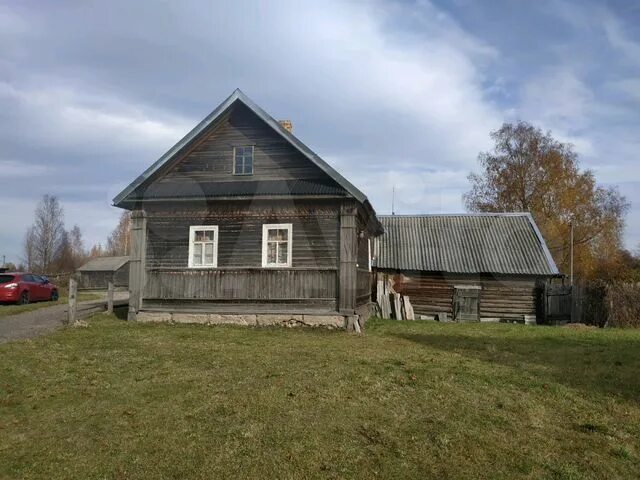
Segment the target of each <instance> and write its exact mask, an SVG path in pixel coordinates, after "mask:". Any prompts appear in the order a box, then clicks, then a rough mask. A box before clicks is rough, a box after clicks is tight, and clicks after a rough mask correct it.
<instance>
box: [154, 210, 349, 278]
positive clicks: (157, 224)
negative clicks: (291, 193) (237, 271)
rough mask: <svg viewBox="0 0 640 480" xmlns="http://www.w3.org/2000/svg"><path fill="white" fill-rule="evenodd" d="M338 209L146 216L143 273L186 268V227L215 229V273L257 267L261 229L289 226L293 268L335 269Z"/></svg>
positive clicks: (162, 212) (174, 212)
mask: <svg viewBox="0 0 640 480" xmlns="http://www.w3.org/2000/svg"><path fill="white" fill-rule="evenodd" d="M339 208H340V207H339V204H337V203H335V202H328V201H325V202H320V203H318V202H309V201H305V202H293V201H288V202H282V201H281V202H275V203H271V204H270V205H268V206H267V205H266V204H264V203H261V204H255V203H252V202H233V203H232V202H225V203H218V204H210V205H199V206H198V205H195V206H194V205H184V206H182V207H180V206H173V207H164V208H155V209H151V210H149V211H148V216H149V219H148V225H149V233H148V237H149V239H148V248H147V267H149V268H169V269H173V268H181V267H186V266H187V264H188V258H187V257H188V251H189V226H191V225H218V241H219V245H218V267H220V268H224V267H260V266H262V226H263V225H264V224H268V223H291V224H292V225H293V232H292V234H293V251H292V264H293V266H295V267H337V262H338V245H339V237H338V233H339Z"/></svg>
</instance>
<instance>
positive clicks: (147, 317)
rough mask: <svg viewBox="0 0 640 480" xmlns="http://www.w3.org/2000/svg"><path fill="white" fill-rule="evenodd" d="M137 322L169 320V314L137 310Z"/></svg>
mask: <svg viewBox="0 0 640 480" xmlns="http://www.w3.org/2000/svg"><path fill="white" fill-rule="evenodd" d="M136 321H138V322H170V321H171V314H170V313H163V312H138V313H137V315H136Z"/></svg>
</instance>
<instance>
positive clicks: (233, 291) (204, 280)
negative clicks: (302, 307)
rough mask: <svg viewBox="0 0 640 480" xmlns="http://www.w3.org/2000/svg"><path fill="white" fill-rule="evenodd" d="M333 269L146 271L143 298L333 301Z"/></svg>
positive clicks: (334, 285) (334, 296) (334, 288)
mask: <svg viewBox="0 0 640 480" xmlns="http://www.w3.org/2000/svg"><path fill="white" fill-rule="evenodd" d="M336 286H337V282H336V269H335V268H329V269H319V270H306V269H277V270H275V269H252V268H245V269H224V270H223V269H215V270H193V269H174V270H153V269H151V270H149V271H148V272H147V285H146V288H145V293H144V298H145V299H164V300H167V299H175V300H219V301H232V300H305V299H317V300H326V301H332V302H334V303H335V298H336Z"/></svg>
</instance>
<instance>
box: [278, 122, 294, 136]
mask: <svg viewBox="0 0 640 480" xmlns="http://www.w3.org/2000/svg"><path fill="white" fill-rule="evenodd" d="M278 123H280V125H282V127H283V128H284V129H286V130H289V132H291V133H293V123H291V120H280V121H279V122H278Z"/></svg>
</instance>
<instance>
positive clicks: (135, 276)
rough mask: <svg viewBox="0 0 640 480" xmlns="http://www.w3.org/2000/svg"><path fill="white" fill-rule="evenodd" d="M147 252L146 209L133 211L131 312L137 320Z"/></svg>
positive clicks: (130, 263) (128, 316)
mask: <svg viewBox="0 0 640 480" xmlns="http://www.w3.org/2000/svg"><path fill="white" fill-rule="evenodd" d="M146 253H147V215H146V213H145V211H144V210H134V211H133V212H131V255H130V256H129V314H128V315H127V320H130V321H135V320H136V319H137V314H138V312H139V311H140V308H141V307H142V295H143V292H144V285H145V263H146V262H145V257H146Z"/></svg>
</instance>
